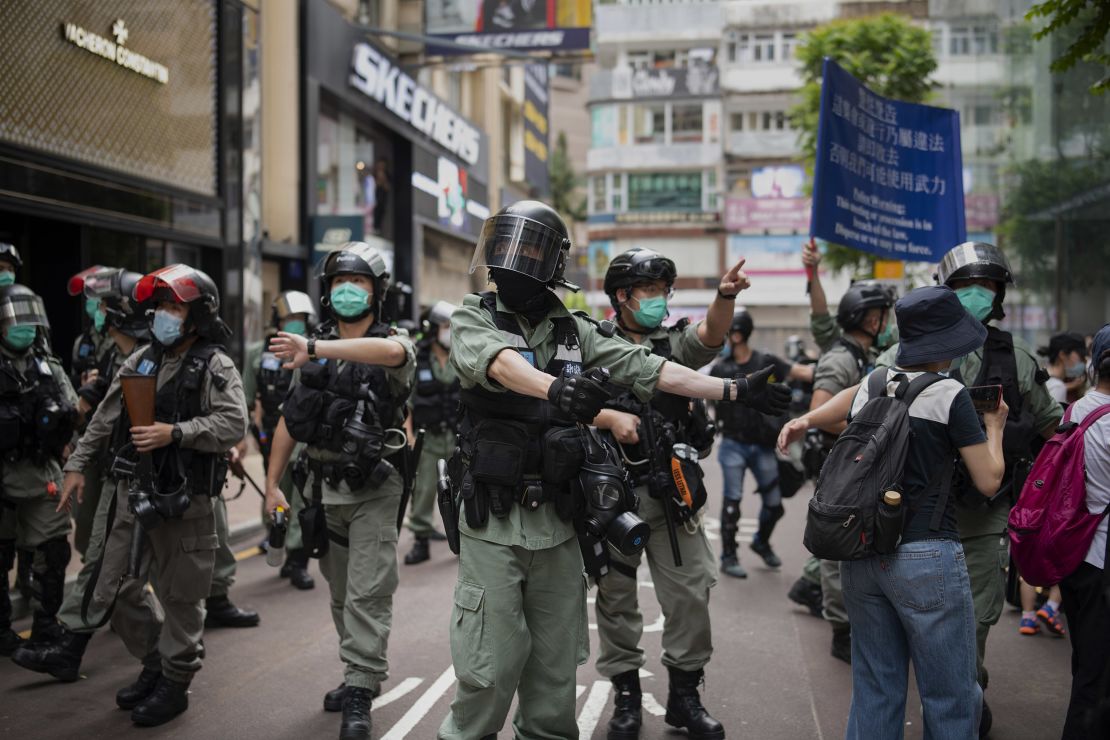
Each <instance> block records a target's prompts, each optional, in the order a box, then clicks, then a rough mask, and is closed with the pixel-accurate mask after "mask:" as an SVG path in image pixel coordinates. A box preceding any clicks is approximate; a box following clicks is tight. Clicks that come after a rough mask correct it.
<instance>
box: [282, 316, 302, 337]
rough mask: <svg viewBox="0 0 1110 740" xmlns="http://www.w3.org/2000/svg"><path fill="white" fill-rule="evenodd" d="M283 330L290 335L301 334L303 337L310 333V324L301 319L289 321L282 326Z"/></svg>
mask: <svg viewBox="0 0 1110 740" xmlns="http://www.w3.org/2000/svg"><path fill="white" fill-rule="evenodd" d="M281 330H282V331H285V332H289V333H290V334H300V335H301V336H302V337H303V336H304V335H305V332H306V331H308V324H306V323H305V322H303V321H301V320H300V319H289V320H288V321H286V322H285V323H284V324H282V326H281Z"/></svg>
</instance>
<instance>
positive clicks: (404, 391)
mask: <svg viewBox="0 0 1110 740" xmlns="http://www.w3.org/2000/svg"><path fill="white" fill-rule="evenodd" d="M318 338H319V339H339V333H338V331H337V330H336V329H334V328H333V329H332V331H331V333H330V334H327V335H325V336H320V337H318ZM381 338H382V339H390V340H392V341H394V342H397V343H398V344H400V345H401V346H402V347H404V349H405V361H404V362H403V363H401V365H399V366H398V367H385V366H381V367H382V370H384V371H385V376H386V381H387V382H388V384H389V390H390V392H391V394H392V396H393V398H395V399H397V402H396V405H395V408H396V409H397V415H396V416H395V417H394V418H393V419H382V424H383V425H385V426H387V428H393V429H398V430H400V429H402V424H403V423H404V404H405V400H406V399H407V398H408V397H409V392H410V391H411V389H412V381H413V377H414V375H415V369H416V351H415V349H414V348H413V346H412V340H410V339H409V337H408V335H407V334H404V333H397V334H393V335H391V336H389V337H381ZM332 362H335V363H336V371H337V372H338V371H339V370H341V369H342V368H343V367H344V366H346V364H347V363H346V361H344V360H338V361H332ZM293 382H294V383H299V382H301V373H300V370H298V371H297V372H296V374H295V375H294V376H293ZM385 443H386V444H387V445H393V446H396V445H398V444H404V442H402V441H401V437H400V436H399V435H397V434H387V435H386V438H385ZM307 450H308V456H309V457H310V458H311V459H313V460H316V461H318V462H322V463H327V462H334V461H336V460H340V459H342V458H343V454H342V453H339V452H335V451H333V450H326V449H324V448H323V447H316V446H314V445H308V447H307ZM386 452H387V453H388V452H389V451H388V450H387V451H386ZM401 488H402V482H401V476H400V474H399V473H398V472H396V471H394V472H393V473H391V474H390V476H389V477H388V478H386V480H385V482H384V483H382V485H380V486H378V487H377V488H372V487H371V486H369V485H365V486H363V487H362V488H358V489H354V490H352V489H351V487H350V486H348V485H347V483H346V481H341V482H340V483H339V486H338V487H335V486H329V485H328V484H327V482H326V481H324V482H323V488H322V494H323V498H322V500H323V502H324V504H326V505H338V504H357V503H360V502H362V501H369V500H371V499H376V498H382V497H384V496H398V495H400V493H401ZM311 491H312V482H311V480H310V481H309V484H308V485H306V486H305V490H304V496H305V498H306V499H307V498H310V497H311V495H312V493H311Z"/></svg>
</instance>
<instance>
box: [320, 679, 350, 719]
mask: <svg viewBox="0 0 1110 740" xmlns="http://www.w3.org/2000/svg"><path fill="white" fill-rule="evenodd" d="M346 698H347V682H346V681H344V682H343V683H341V684H339V685H338V686H336V687H335V688H334V689H332V690H331V691H329V692H328V693H326V694H324V711H325V712H342V711H343V700H344V699H346Z"/></svg>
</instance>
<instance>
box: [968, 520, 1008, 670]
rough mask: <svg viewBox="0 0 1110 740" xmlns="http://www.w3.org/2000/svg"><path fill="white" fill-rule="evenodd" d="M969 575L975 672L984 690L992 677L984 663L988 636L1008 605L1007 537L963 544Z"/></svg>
mask: <svg viewBox="0 0 1110 740" xmlns="http://www.w3.org/2000/svg"><path fill="white" fill-rule="evenodd" d="M962 542H963V546H964V558H965V559H966V561H967V575H968V578H969V579H970V580H971V601H972V603H974V605H975V646H976V658H977V661H976V668H977V669H978V672H979V685H980V686H981V687H983V688H984V689H986V688H987V683H988V681H989V679H990V676H989V674H988V672H987V666H986V665H985V659H986V654H987V634H988V633H989V632H990V629H991V627H993V626H994V625H996V624H998V620H999V619H1000V618H1001V617H1002V609H1003V607H1004V606H1005V605H1006V568H1007V566H1009V564H1010V543H1009V540H1008V539H1007V538H1006V535H1005V534H1001V535H999V534H985V535H980V536H978V537H968V538H967V539H965V540H962Z"/></svg>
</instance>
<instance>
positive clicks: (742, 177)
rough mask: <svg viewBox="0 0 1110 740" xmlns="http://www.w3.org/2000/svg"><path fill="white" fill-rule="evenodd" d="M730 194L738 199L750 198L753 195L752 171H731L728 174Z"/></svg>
mask: <svg viewBox="0 0 1110 740" xmlns="http://www.w3.org/2000/svg"><path fill="white" fill-rule="evenodd" d="M727 176H728V181H727V182H728V194H729V195H731V196H738V197H744V198H747V197H750V196H751V194H752V184H751V183H752V173H751V170H748V169H743V170H731V171H730V172H729V173H728V175H727Z"/></svg>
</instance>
